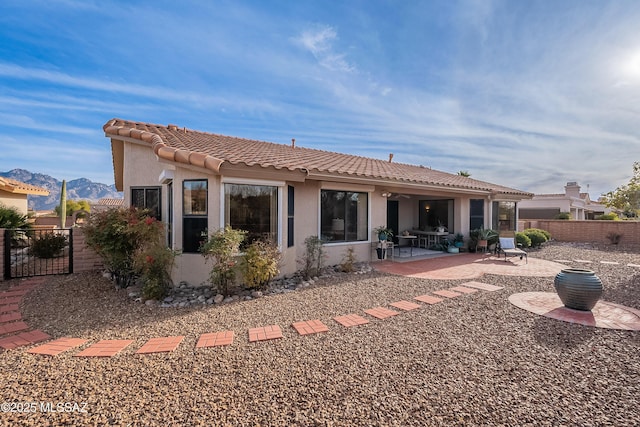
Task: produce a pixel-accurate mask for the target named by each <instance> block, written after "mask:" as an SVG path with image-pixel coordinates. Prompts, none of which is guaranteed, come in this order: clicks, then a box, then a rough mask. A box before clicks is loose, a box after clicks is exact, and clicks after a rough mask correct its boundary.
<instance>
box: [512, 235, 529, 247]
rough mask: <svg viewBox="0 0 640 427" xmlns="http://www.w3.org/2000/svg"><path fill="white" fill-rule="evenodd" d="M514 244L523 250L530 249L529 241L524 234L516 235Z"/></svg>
mask: <svg viewBox="0 0 640 427" xmlns="http://www.w3.org/2000/svg"><path fill="white" fill-rule="evenodd" d="M516 243H518V244H520V245H522V247H523V248H528V247H531V239H530V238H529V236H527V235H526V234H524V233H519V232H518V233H516Z"/></svg>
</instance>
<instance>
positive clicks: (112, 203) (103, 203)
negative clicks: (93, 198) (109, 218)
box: [90, 199, 124, 213]
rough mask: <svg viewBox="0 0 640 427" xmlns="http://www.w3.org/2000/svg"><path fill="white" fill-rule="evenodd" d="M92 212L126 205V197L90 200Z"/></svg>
mask: <svg viewBox="0 0 640 427" xmlns="http://www.w3.org/2000/svg"><path fill="white" fill-rule="evenodd" d="M90 205H91V212H92V213H93V212H101V211H105V210H107V209H112V208H121V207H123V206H124V199H100V200H98V201H97V202H90Z"/></svg>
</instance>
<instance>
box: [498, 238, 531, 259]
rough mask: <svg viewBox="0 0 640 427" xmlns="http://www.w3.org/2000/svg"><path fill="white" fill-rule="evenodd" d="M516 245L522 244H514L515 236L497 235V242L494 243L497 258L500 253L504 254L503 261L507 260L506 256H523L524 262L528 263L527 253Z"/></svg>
mask: <svg viewBox="0 0 640 427" xmlns="http://www.w3.org/2000/svg"><path fill="white" fill-rule="evenodd" d="M517 246H522V245H521V244H519V243H518V244H517V245H516V239H515V237H499V238H498V244H497V245H496V253H497V254H498V258H500V255H501V254H504V261H505V262H507V257H508V256H517V257H520V259H522V258H523V257H524V259H525V262H526V263H527V264H529V260H528V258H527V253H526V252H525V251H523V250H522V249H520V248H518V247H517Z"/></svg>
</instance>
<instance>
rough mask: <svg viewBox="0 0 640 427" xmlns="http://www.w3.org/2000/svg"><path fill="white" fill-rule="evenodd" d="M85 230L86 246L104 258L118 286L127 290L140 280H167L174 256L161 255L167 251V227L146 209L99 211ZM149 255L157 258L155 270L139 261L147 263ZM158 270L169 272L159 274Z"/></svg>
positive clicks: (165, 284) (92, 216)
mask: <svg viewBox="0 0 640 427" xmlns="http://www.w3.org/2000/svg"><path fill="white" fill-rule="evenodd" d="M83 230H84V234H85V237H86V241H87V245H89V247H91V248H92V249H93V250H94V251H95V252H96V253H97V254H98V255H99V256H100V257H101V258H102V260H103V262H104V265H105V267H106V268H107V270H109V272H110V273H111V276H112V277H113V279H114V280H115V282H116V284H117V285H118V286H120V287H122V288H126V287H127V286H129V285H131V284H132V283H133V282H134V281H135V279H136V278H138V277H140V278H141V279H142V281H143V285H144V283H146V282H147V281H150V280H160V278H161V277H162V278H163V280H168V278H169V275H170V270H171V266H172V265H173V258H174V256H175V254H173V252H171V253H170V254H169V253H167V254H166V256H159V255H158V253H159V252H161V251H162V250H164V249H168V248H166V246H165V244H164V238H165V233H164V227H163V225H162V223H161V222H159V221H157V220H155V219H154V218H152V217H150V216H149V212H148V211H147V210H145V209H137V208H130V209H124V208H118V209H108V210H106V211H102V212H96V213H93V214H91V216H90V217H89V221H88V222H87V223H86V224H85V225H84V226H83ZM147 255H149V256H152V257H153V256H154V255H155V257H156V258H154V260H155V259H157V261H155V262H157V264H156V265H155V266H153V268H150V267H148V266H145V265H144V262H142V261H140V259H145V260H146V256H147ZM159 269H164V270H165V272H167V273H166V274H165V273H163V274H160V273H159ZM149 274H151V276H149ZM163 286H169V285H168V284H167V283H164V284H163Z"/></svg>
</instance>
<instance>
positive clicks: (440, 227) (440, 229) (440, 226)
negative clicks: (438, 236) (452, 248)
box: [436, 220, 447, 233]
mask: <svg viewBox="0 0 640 427" xmlns="http://www.w3.org/2000/svg"><path fill="white" fill-rule="evenodd" d="M445 231H447V227H445V226H444V224H443V223H442V221H440V220H438V226H437V227H436V232H437V233H444V232H445Z"/></svg>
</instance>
